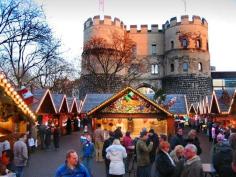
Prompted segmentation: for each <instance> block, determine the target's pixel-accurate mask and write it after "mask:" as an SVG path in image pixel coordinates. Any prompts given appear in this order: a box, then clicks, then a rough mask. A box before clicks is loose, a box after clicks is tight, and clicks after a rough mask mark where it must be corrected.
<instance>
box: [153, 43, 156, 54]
mask: <svg viewBox="0 0 236 177" xmlns="http://www.w3.org/2000/svg"><path fill="white" fill-rule="evenodd" d="M156 54H157V45H156V44H152V55H156Z"/></svg>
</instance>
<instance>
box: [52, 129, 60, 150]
mask: <svg viewBox="0 0 236 177" xmlns="http://www.w3.org/2000/svg"><path fill="white" fill-rule="evenodd" d="M59 140H60V129H59V127H58V126H56V127H55V128H54V129H53V144H54V148H55V150H57V149H58V148H59Z"/></svg>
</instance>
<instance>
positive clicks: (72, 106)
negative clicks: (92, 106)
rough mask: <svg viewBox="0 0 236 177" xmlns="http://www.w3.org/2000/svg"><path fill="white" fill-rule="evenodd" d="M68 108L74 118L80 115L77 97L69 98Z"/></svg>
mask: <svg viewBox="0 0 236 177" xmlns="http://www.w3.org/2000/svg"><path fill="white" fill-rule="evenodd" d="M67 101H68V107H69V113H70V114H71V115H72V116H75V115H78V114H79V104H78V102H77V99H76V97H68V98H67Z"/></svg>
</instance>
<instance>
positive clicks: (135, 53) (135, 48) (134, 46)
mask: <svg viewBox="0 0 236 177" xmlns="http://www.w3.org/2000/svg"><path fill="white" fill-rule="evenodd" d="M132 54H133V57H135V56H136V55H137V45H136V44H134V45H133V46H132Z"/></svg>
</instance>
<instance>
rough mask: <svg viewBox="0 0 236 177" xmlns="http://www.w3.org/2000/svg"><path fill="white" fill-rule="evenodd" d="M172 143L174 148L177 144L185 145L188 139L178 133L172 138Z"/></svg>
mask: <svg viewBox="0 0 236 177" xmlns="http://www.w3.org/2000/svg"><path fill="white" fill-rule="evenodd" d="M170 145H171V149H174V148H175V146H177V145H182V146H185V145H186V141H185V140H184V138H183V136H180V135H178V134H177V135H175V136H174V137H173V138H172V139H171V142H170Z"/></svg>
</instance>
